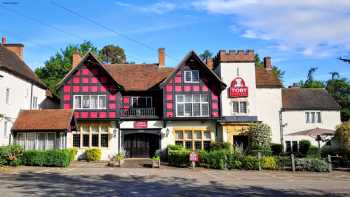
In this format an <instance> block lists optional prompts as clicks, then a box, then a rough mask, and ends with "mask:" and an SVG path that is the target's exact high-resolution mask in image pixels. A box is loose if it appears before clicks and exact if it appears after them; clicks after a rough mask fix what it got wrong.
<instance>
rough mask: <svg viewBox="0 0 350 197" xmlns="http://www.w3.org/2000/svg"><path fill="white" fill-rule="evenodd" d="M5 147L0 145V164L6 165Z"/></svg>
mask: <svg viewBox="0 0 350 197" xmlns="http://www.w3.org/2000/svg"><path fill="white" fill-rule="evenodd" d="M6 158H7V147H6V146H1V147H0V166H3V165H7V159H6Z"/></svg>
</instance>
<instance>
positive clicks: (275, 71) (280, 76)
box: [255, 54, 285, 81]
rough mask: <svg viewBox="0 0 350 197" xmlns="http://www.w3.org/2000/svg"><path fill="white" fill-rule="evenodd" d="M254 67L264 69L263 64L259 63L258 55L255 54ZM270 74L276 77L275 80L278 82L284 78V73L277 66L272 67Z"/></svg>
mask: <svg viewBox="0 0 350 197" xmlns="http://www.w3.org/2000/svg"><path fill="white" fill-rule="evenodd" d="M255 66H256V67H257V68H264V67H265V65H264V62H263V61H261V59H260V57H259V55H258V54H255ZM272 72H273V74H274V75H276V76H277V78H278V79H279V80H281V81H283V77H284V74H285V71H283V70H281V69H280V68H278V67H277V66H272Z"/></svg>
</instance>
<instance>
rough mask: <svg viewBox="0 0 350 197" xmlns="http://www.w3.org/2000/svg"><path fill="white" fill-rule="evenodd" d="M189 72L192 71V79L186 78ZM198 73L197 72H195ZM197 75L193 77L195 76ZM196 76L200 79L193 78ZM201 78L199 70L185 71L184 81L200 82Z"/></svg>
mask: <svg viewBox="0 0 350 197" xmlns="http://www.w3.org/2000/svg"><path fill="white" fill-rule="evenodd" d="M187 73H191V74H190V76H191V79H190V80H187V79H186V76H187ZM195 73H196V74H195ZM195 75H196V77H193V76H195ZM194 78H197V79H198V80H197V81H194V80H193V79H194ZM199 81H200V79H199V70H185V71H184V82H185V83H199Z"/></svg>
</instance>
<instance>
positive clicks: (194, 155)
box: [190, 152, 199, 162]
mask: <svg viewBox="0 0 350 197" xmlns="http://www.w3.org/2000/svg"><path fill="white" fill-rule="evenodd" d="M198 160H199V157H198V154H197V153H195V152H192V153H191V154H190V161H194V162H197V161H198Z"/></svg>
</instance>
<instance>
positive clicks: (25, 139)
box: [14, 132, 66, 150]
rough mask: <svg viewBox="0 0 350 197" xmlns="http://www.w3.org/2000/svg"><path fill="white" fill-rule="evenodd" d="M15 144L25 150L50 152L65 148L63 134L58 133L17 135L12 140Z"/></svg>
mask: <svg viewBox="0 0 350 197" xmlns="http://www.w3.org/2000/svg"><path fill="white" fill-rule="evenodd" d="M14 141H15V143H16V144H18V145H20V146H22V147H23V148H24V149H25V150H50V149H54V148H65V147H66V145H65V143H64V142H65V134H64V133H60V135H58V136H56V133H44V132H37V133H17V135H16V136H15V138H14Z"/></svg>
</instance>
